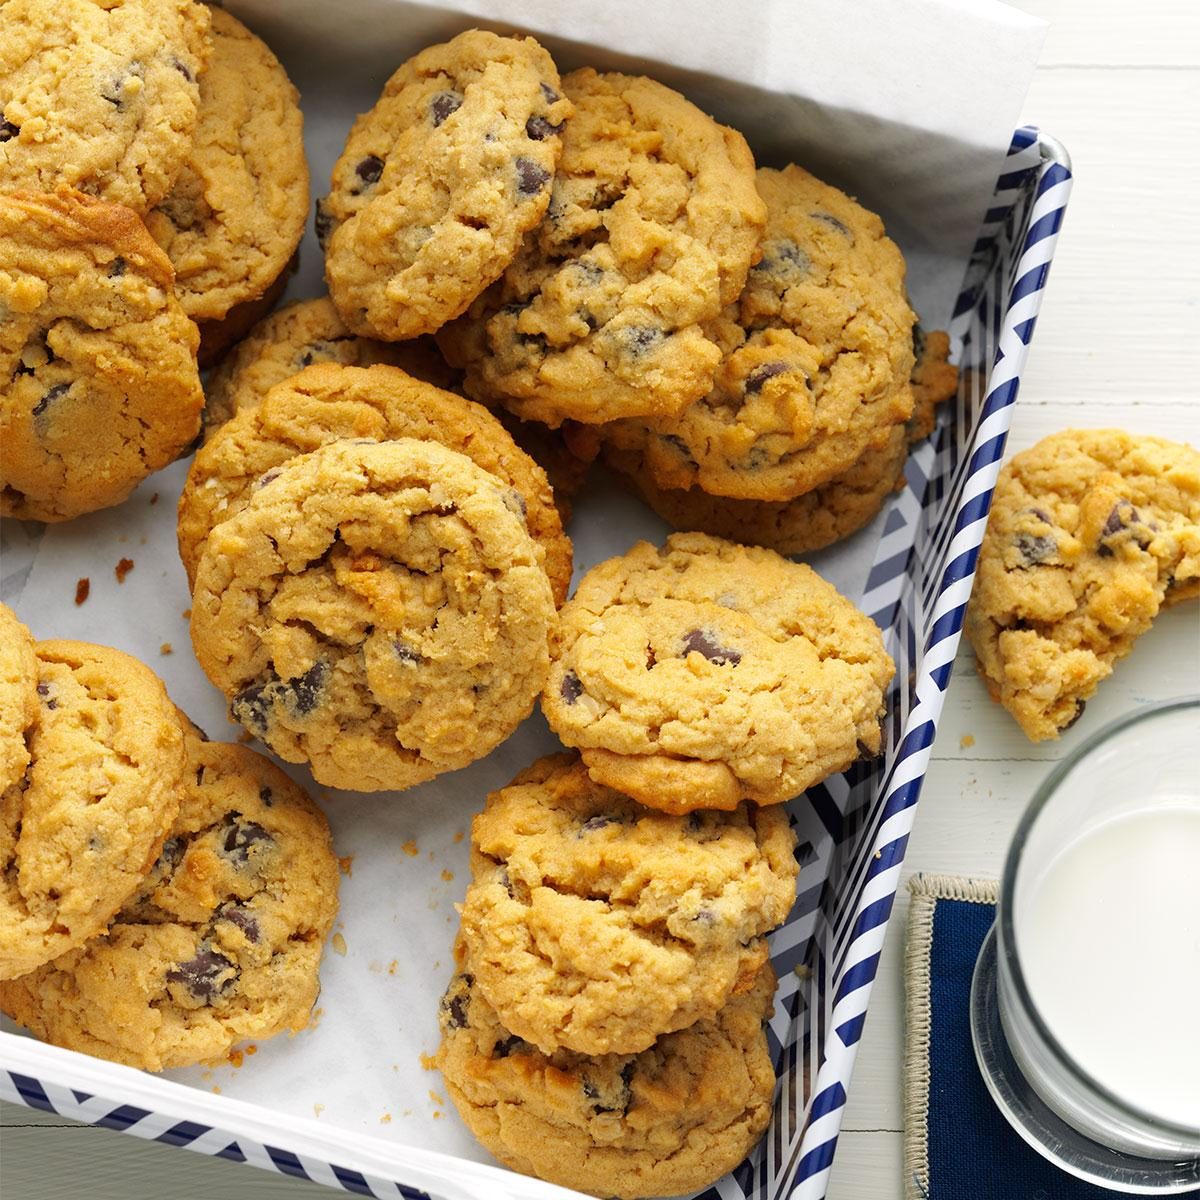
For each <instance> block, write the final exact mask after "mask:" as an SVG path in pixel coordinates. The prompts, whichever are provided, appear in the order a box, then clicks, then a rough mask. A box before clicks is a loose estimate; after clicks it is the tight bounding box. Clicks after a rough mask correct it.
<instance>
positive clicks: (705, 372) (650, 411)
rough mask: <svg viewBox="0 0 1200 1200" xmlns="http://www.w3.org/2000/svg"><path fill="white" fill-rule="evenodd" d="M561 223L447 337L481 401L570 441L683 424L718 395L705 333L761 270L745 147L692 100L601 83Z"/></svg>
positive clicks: (555, 206) (554, 201) (631, 82)
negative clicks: (636, 420) (628, 422)
mask: <svg viewBox="0 0 1200 1200" xmlns="http://www.w3.org/2000/svg"><path fill="white" fill-rule="evenodd" d="M563 88H564V90H565V91H566V93H567V95H568V96H569V97H570V99H571V101H572V103H573V104H574V105H575V110H576V111H575V115H574V117H572V118H571V120H570V121H569V122H568V123H567V127H566V130H565V132H564V134H563V156H562V160H561V162H560V163H559V167H558V173H557V175H556V176H555V179H554V189H553V196H552V198H551V200H550V208H549V211H548V213H547V217H546V220H545V221H544V222H543V223H542V224H541V225H540V226H539V227H538V229H537V230H536V231H535V232H534V233H533V234H531V235H530V237H528V238H527V239H526V242H525V245H524V247H523V248H522V250H521V253H520V254H519V255H518V256H517V258H516V259H515V261H514V262H513V264H512V266H511V267H509V269H508V270H507V271H506V272H505V273H504V275H503V276H502V278H501V279H500V281H499V282H498V283H497V284H496V285H494V286H493V287H492V288H491V289H489V291H488V292H486V293H484V295H483V296H481V297H480V299H479V300H478V301H477V302H476V303H475V304H474V305H472V307H471V309H470V311H469V313H468V314H467V316H465V317H463V318H462V319H461V320H460V321H458V322H456V323H455V324H454V325H452V326H448V327H447V328H446V329H445V330H443V331H442V333H441V334H440V335H439V338H438V341H439V344H440V345H441V346H442V349H443V351H444V352H445V354H446V357H447V359H448V361H449V362H450V363H451V365H452V366H456V367H461V368H465V369H466V388H467V392H468V394H469V395H472V396H474V397H475V398H476V399H479V400H485V401H491V402H499V403H503V404H504V405H505V406H506V407H508V408H509V409H511V410H512V411H513V412H514V413H515V414H516V415H517V416H519V417H522V418H527V419H529V418H532V419H535V420H539V421H542V422H544V423H546V424H548V425H553V426H557V425H560V424H561V423H562V422H563V421H564V420H566V419H568V418H572V419H574V420H577V421H583V422H588V423H597V422H601V421H609V420H614V419H615V418H617V417H623V416H655V417H673V416H676V415H677V414H678V413H679V412H680V410H681V409H683V408H684V407H685V406H686V405H687V404H689V403H691V401H693V400H695V399H697V398H698V397H700V396H702V395H704V394H705V393H706V392H707V391H708V390H709V389H710V388H711V387H712V383H713V372H714V371H715V370H716V368H717V365H718V363H719V362H720V358H721V350H720V348H719V346H718V345H717V343H716V342H715V341H714V340H713V339H712V337H710V335H709V332H708V331H707V330H706V323H707V322H711V321H713V320H714V319H715V318H716V317H717V316H718V315H719V313H720V312H721V309H722V307H723V306H724V305H727V304H732V303H733V302H734V301H735V300H736V299H737V297H738V294H739V292H741V290H742V286H743V284H744V283H745V282H746V275H747V272H748V271H749V270H750V267H751V265H752V264H753V263H754V262H756V261H757V259H758V255H759V239H760V236H761V234H762V230H763V225H764V222H765V219H766V208H765V206H764V204H763V201H762V199H761V198H760V197H759V195H758V193H757V191H755V187H754V159H753V157H752V156H751V154H750V150H749V147H748V146H747V145H746V142H745V139H744V138H743V137H742V135H741V134H740V133H736V132H735V131H734V130H732V129H726V128H724V127H723V126H721V125H718V124H717V123H716V122H715V121H713V120H712V119H711V118H710V117H708V116H706V115H705V114H704V113H703V112H701V111H700V110H699V109H698V108H696V106H695V105H693V104H691V103H689V102H688V101H687V100H685V99H684V98H683V97H682V96H681V95H679V93H678V92H674V91H672V90H671V89H670V88H668V87H664V86H663V85H662V84H661V83H656V82H655V81H654V80H652V79H645V78H642V77H639V76H630V75H618V74H598V73H597V72H595V71H593V70H591V69H590V68H585V69H583V70H580V71H575V72H574V73H573V74H571V75H568V76H567V77H566V79H564V80H563Z"/></svg>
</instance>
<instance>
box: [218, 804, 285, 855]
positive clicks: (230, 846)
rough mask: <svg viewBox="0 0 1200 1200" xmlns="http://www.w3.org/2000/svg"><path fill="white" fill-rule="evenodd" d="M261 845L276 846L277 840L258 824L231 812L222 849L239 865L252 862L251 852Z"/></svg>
mask: <svg viewBox="0 0 1200 1200" xmlns="http://www.w3.org/2000/svg"><path fill="white" fill-rule="evenodd" d="M259 844H267V845H274V844H275V839H274V838H273V837H272V836H271V835H270V834H269V833H268V832H267V831H266V830H265V829H264V828H263V827H262V826H261V825H259V824H258V823H257V822H255V821H244V820H242V814H241V813H239V812H231V813H230V814H229V815H228V816H227V817H226V818H225V836H224V838H223V839H222V841H221V849H222V850H224V852H225V853H226V854H228V855H229V856H230V858H232V859H234V860H235V861H236V862H238V863H245V862H249V861H250V851H251V849H252V848H253V847H254V846H257V845H259Z"/></svg>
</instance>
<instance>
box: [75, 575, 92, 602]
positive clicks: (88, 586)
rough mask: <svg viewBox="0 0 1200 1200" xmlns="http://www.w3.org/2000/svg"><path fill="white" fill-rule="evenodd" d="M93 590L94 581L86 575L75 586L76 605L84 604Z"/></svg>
mask: <svg viewBox="0 0 1200 1200" xmlns="http://www.w3.org/2000/svg"><path fill="white" fill-rule="evenodd" d="M91 590H92V581H91V580H90V579H89V578H88V577H87V576H86V575H85V576H84V577H83V578H82V579H80V580H79V581H78V582H77V583H76V584H75V603H76V604H82V603H83V602H84V601H85V600H86V599H87V598H88V596H89V594H90V593H91Z"/></svg>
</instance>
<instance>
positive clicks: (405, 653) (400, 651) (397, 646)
mask: <svg viewBox="0 0 1200 1200" xmlns="http://www.w3.org/2000/svg"><path fill="white" fill-rule="evenodd" d="M392 648H393V649H394V650H395V651H396V657H397V658H398V659H399V660H400V661H401V662H402V663H412V664H414V665H415V664H416V663H420V662H424V661H425V660H424V659H423V658H422V657H421V656H420V655H419V654H418V653H417V652H416V651H415V650H414V649H413V648H412V647H411V646H410V645H409V644H408V643H407V642H402V641H401V640H400V639H399V638H396V639H395V640H394V641H393V642H392Z"/></svg>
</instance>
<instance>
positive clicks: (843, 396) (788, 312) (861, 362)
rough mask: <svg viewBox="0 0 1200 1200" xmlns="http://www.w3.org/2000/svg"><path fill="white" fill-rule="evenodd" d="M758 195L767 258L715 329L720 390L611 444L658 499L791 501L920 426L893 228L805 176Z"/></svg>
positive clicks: (625, 425) (767, 180) (621, 427)
mask: <svg viewBox="0 0 1200 1200" xmlns="http://www.w3.org/2000/svg"><path fill="white" fill-rule="evenodd" d="M757 181H758V190H759V192H760V193H761V194H762V196H763V197H764V199H765V200H766V203H767V228H766V233H765V235H764V239H763V256H762V259H761V261H760V262H759V263H758V264H757V265H756V266H755V268H754V269H753V270H752V271H751V272H750V277H749V280H748V282H747V284H746V288H745V291H744V292H743V293H742V294H741V296H740V297H738V298H737V299H736V301H735V302H734V303H732V304H730V305H729V306H728V307H727V308H726V309H725V311H724V312H723V313H722V314H721V316H720V317H719V318H718V319H717V320H715V321H713V322H712V323H711V324H710V325H709V326H708V327H707V333H708V336H709V337H710V338H711V339H712V340H713V341H714V342H715V343H716V344H717V345H718V346H719V347H720V351H721V359H720V364H719V366H718V367H717V371H716V376H715V380H714V384H713V387H712V390H711V391H709V392H708V393H707V394H706V395H704V396H702V397H701V398H699V399H697V400H696V402H695V403H694V404H692V405H691V406H690V407H688V408H687V409H686V410H684V411H683V412H682V413H681V414H680V415H678V416H676V417H674V418H666V419H662V418H660V419H658V420H656V421H635V420H627V421H618V422H614V423H613V424H611V425H609V426H606V427H605V428H604V430H603V431H602V436H603V437H604V439H605V440H606V441H607V442H610V443H611V444H612V445H614V446H615V447H617V448H618V449H620V450H621V451H623V452H625V453H627V454H631V453H636V454H638V455H639V456H640V457H641V459H642V465H641V466H640V468H639V473H642V472H644V473H645V474H646V475H647V476H648V478H649V480H650V482H651V483H652V484H654V486H656V487H658V488H677V489H685V488H693V487H695V488H700V489H701V490H702V491H705V492H708V493H709V494H710V495H714V496H729V497H731V498H734V499H739V500H765V501H779V500H791V499H793V498H794V497H796V496H799V495H802V494H803V493H805V492H811V491H812V490H814V489H815V488H817V487H820V486H821V485H822V484H824V483H828V482H829V481H830V480H832V479H835V478H837V476H839V475H841V474H842V473H844V472H845V471H847V470H849V469H850V468H851V467H852V466H853V465H854V464H855V462H857V461H858V460H859V459H860V458H861V457H862V456H863V455H864V454H865V453H867V452H868V451H870V450H874V449H880V448H882V447H883V446H884V445H885V444H886V443H887V442H888V440H889V438H890V435H891V432H892V428H893V427H894V426H895V425H897V424H900V423H903V422H904V421H907V420H908V419H909V417H910V416H911V415H912V409H913V398H912V393H911V390H910V386H909V375H910V372H911V371H912V368H913V337H912V335H913V326H914V322H915V320H916V318H915V316H914V314H913V311H912V309H911V308H910V307H909V305H908V300H907V297H906V295H905V291H904V259H903V257H902V256H901V254H900V251H899V250H898V249H897V247H896V245H895V243H894V242H892V241H891V240H890V239H889V238H888V237H887V236H885V234H884V231H883V222H882V221H880V219H879V218H878V217H877V216H876V215H875V214H874V213H871V212H868V211H867V210H866V209H865V208H862V207H861V206H860V205H858V204H856V203H855V202H854V201H853V200H851V199H850V197H848V196H846V195H844V194H843V193H842V192H839V191H838V190H837V189H836V188H834V187H830V186H829V185H828V184H824V183H822V182H821V181H820V180H818V179H815V178H814V177H813V176H812V175H810V174H808V172H807V171H803V170H801V168H799V167H796V166H791V167H788V168H787V169H786V170H783V171H774V170H768V169H763V170H760V171H759V172H758V175H757Z"/></svg>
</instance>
